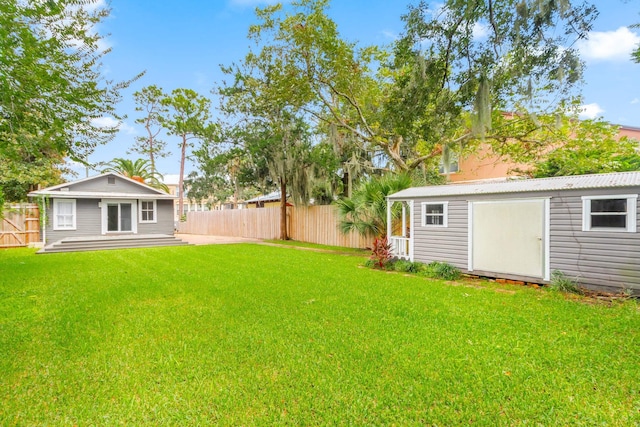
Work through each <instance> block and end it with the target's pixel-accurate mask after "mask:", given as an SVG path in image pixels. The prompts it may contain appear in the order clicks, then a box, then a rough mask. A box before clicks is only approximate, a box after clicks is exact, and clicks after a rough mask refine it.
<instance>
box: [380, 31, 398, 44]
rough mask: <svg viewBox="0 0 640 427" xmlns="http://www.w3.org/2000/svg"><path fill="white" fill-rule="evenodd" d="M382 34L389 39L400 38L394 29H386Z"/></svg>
mask: <svg viewBox="0 0 640 427" xmlns="http://www.w3.org/2000/svg"><path fill="white" fill-rule="evenodd" d="M382 35H383V36H385V37H386V38H388V39H391V40H393V41H396V40H398V35H397V34H396V33H394V32H393V31H388V30H384V31H383V32H382Z"/></svg>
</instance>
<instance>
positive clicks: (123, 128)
mask: <svg viewBox="0 0 640 427" xmlns="http://www.w3.org/2000/svg"><path fill="white" fill-rule="evenodd" d="M120 132H124V133H125V134H127V135H137V134H138V131H137V130H136V128H134V127H133V126H131V125H129V124H127V123H125V122H122V124H121V125H120Z"/></svg>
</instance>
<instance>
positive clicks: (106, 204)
mask: <svg viewBox="0 0 640 427" xmlns="http://www.w3.org/2000/svg"><path fill="white" fill-rule="evenodd" d="M136 205H137V204H136V201H133V200H126V201H120V200H103V201H102V234H107V233H136V232H137V227H136V225H137V222H136Z"/></svg>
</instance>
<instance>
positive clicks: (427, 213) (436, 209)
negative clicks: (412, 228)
mask: <svg viewBox="0 0 640 427" xmlns="http://www.w3.org/2000/svg"><path fill="white" fill-rule="evenodd" d="M447 211H448V202H438V203H422V226H423V227H446V226H447Z"/></svg>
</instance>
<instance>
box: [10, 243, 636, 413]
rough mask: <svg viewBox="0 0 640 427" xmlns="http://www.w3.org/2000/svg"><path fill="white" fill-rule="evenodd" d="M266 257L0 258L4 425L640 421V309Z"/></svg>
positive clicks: (283, 254)
mask: <svg viewBox="0 0 640 427" xmlns="http://www.w3.org/2000/svg"><path fill="white" fill-rule="evenodd" d="M363 259H364V258H360V257H354V256H341V255H338V254H330V253H320V252H312V251H303V250H294V249H290V248H278V247H269V246H262V245H251V244H245V245H218V246H198V247H175V248H149V249H132V250H114V251H103V252H86V253H70V254H50V255H43V256H35V255H33V251H31V250H7V251H0V424H3V425H4V424H9V425H12V424H18V425H32V424H47V425H52V424H79V425H87V424H97V425H112V424H120V423H122V424H130V425H144V424H146V425H156V424H184V425H198V424H205V423H217V424H221V425H225V424H226V425H269V424H274V423H279V424H294V425H298V424H305V425H310V424H311V425H313V424H316V425H318V424H322V425H324V424H400V425H407V424H437V425H452V424H462V423H464V424H467V423H473V424H476V425H520V424H523V425H524V424H537V423H538V424H542V425H551V424H578V425H579V424H583V425H593V424H608V425H629V424H634V423H638V422H640V390H639V383H640V382H639V381H638V378H640V351H639V350H638V335H639V332H638V331H639V330H640V328H639V326H640V312H639V310H638V306H637V304H636V303H635V302H629V303H626V304H618V305H614V306H607V305H603V304H596V305H590V304H585V303H582V302H578V301H573V300H567V299H565V298H563V297H562V296H561V295H559V294H556V293H552V292H547V291H540V290H533V289H527V288H519V287H511V288H509V290H511V291H512V292H510V293H505V292H496V291H495V289H496V287H499V286H500V287H499V288H498V289H503V287H502V286H501V285H496V284H489V283H482V282H480V283H479V286H474V287H470V286H453V284H450V283H445V282H439V281H433V280H427V279H423V278H419V277H415V276H414V277H407V276H405V275H402V274H396V273H394V274H387V273H384V272H380V271H373V270H369V269H363V268H359V265H360V264H361V263H362V262H363Z"/></svg>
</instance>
